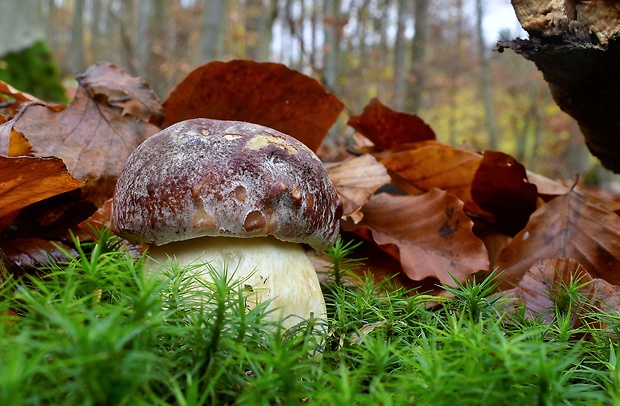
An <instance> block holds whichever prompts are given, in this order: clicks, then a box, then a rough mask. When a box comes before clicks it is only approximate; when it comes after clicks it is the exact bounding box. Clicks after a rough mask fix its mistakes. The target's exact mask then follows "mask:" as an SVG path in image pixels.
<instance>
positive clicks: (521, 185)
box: [471, 151, 538, 235]
mask: <svg viewBox="0 0 620 406" xmlns="http://www.w3.org/2000/svg"><path fill="white" fill-rule="evenodd" d="M471 195H472V198H473V199H474V201H475V202H476V204H477V205H478V206H479V207H480V208H482V210H484V211H487V212H489V213H491V214H492V215H493V218H494V220H495V223H496V224H497V225H498V226H499V228H500V229H501V230H502V231H504V232H505V233H506V234H508V235H515V234H516V233H518V232H519V231H520V230H522V229H523V227H525V225H526V224H527V221H528V220H529V218H530V215H531V214H532V213H533V212H534V210H536V201H537V199H538V194H537V189H536V185H534V184H531V183H529V181H528V179H527V174H526V172H525V167H524V166H523V165H521V164H520V163H519V162H517V160H515V159H514V158H513V157H511V156H510V155H508V154H504V153H502V152H495V151H485V152H484V154H483V156H482V161H481V162H480V165H479V166H478V169H477V170H476V174H475V175H474V179H473V181H472V185H471Z"/></svg>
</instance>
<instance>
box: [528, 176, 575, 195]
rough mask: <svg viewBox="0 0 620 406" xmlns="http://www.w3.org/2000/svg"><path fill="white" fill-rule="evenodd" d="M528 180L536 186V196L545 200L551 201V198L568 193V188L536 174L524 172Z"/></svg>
mask: <svg viewBox="0 0 620 406" xmlns="http://www.w3.org/2000/svg"><path fill="white" fill-rule="evenodd" d="M526 173H527V178H528V180H529V181H530V182H531V183H533V184H534V185H536V188H537V189H538V194H539V195H541V196H542V197H544V198H545V200H551V198H553V197H556V196H559V195H563V194H566V193H568V192H569V191H570V187H568V186H566V185H563V184H561V183H560V182H556V181H555V180H552V179H549V178H547V177H545V176H542V175H539V174H537V173H534V172H531V171H526Z"/></svg>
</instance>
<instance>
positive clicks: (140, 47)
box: [136, 0, 151, 77]
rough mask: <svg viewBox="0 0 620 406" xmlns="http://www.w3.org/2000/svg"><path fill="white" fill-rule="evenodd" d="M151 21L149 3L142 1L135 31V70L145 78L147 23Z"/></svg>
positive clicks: (147, 61)
mask: <svg viewBox="0 0 620 406" xmlns="http://www.w3.org/2000/svg"><path fill="white" fill-rule="evenodd" d="M150 20H151V2H150V1H145V0H142V1H140V5H139V7H138V27H137V29H136V37H137V38H136V69H137V71H138V74H139V75H141V76H143V77H144V76H146V67H147V66H149V65H150V61H149V58H150V52H149V48H150V46H149V45H150V42H149V40H148V38H149V21H150Z"/></svg>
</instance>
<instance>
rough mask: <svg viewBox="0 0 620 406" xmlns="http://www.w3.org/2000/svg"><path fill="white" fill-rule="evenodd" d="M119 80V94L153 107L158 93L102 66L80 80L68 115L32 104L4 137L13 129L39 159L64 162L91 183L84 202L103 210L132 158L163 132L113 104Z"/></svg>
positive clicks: (2, 130) (115, 69)
mask: <svg viewBox="0 0 620 406" xmlns="http://www.w3.org/2000/svg"><path fill="white" fill-rule="evenodd" d="M96 74H100V75H102V76H103V80H102V82H103V83H104V84H105V85H106V86H104V85H102V84H101V83H99V82H98V80H97V77H96ZM113 77H116V79H117V80H116V81H117V83H118V87H117V88H116V89H117V92H118V93H119V94H128V97H130V98H132V99H133V98H134V97H137V98H140V99H139V101H140V103H142V104H144V105H145V106H151V104H152V92H151V91H150V90H148V89H145V88H144V87H143V86H142V84H141V83H142V81H141V80H135V78H131V77H130V76H129V75H128V74H126V73H125V72H123V71H122V70H120V69H119V68H118V67H116V66H115V65H111V64H99V65H96V67H95V69H94V70H90V69H89V70H88V71H87V74H85V75H83V76H78V82H79V87H78V89H77V91H76V95H75V98H74V99H73V101H72V102H71V104H70V105H69V106H68V107H67V108H66V109H64V110H62V111H53V110H50V109H49V108H48V107H46V106H41V105H38V104H30V105H27V106H25V108H24V110H23V112H22V113H21V114H20V115H19V116H18V117H16V120H15V121H12V122H8V123H5V124H2V125H1V126H0V135H1V136H2V137H5V136H6V133H7V131H8V130H7V128H6V127H7V126H9V125H10V131H12V132H13V131H15V132H17V133H19V134H21V135H22V136H24V137H25V139H27V140H28V141H29V142H30V144H31V145H32V149H33V152H34V153H35V154H36V155H37V156H56V157H59V158H62V160H63V161H64V162H65V164H66V166H67V169H68V170H69V172H70V173H71V174H72V175H73V176H75V177H76V178H78V179H81V180H86V181H87V184H86V187H85V189H84V196H87V197H88V199H89V200H90V201H92V202H94V203H95V204H96V205H97V206H99V205H101V204H103V202H104V201H105V200H107V199H108V198H109V197H111V195H112V192H113V190H114V184H115V181H116V177H117V176H118V174H119V173H120V171H121V169H122V168H123V165H124V163H125V160H126V159H127V157H128V156H129V154H130V153H131V152H133V150H134V149H135V148H136V147H137V146H138V145H139V144H140V143H141V142H142V141H144V140H145V139H146V138H148V137H149V136H150V135H152V134H154V133H156V132H157V131H158V130H159V128H158V127H156V126H154V125H152V124H150V123H148V122H146V121H144V120H142V119H140V117H137V116H133V115H130V114H126V112H124V109H125V108H124V107H121V106H118V105H114V104H110V99H109V96H110V95H111V94H112V93H113V89H114V88H112V86H113V83H110V82H111V80H112V78H113ZM91 86H94V87H91ZM132 86H133V87H135V89H134V88H132ZM97 89H99V90H97ZM111 89H112V90H111ZM99 91H105V92H106V93H105V94H104V93H99ZM132 91H133V93H132Z"/></svg>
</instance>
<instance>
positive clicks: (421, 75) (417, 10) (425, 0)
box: [406, 0, 429, 113]
mask: <svg viewBox="0 0 620 406" xmlns="http://www.w3.org/2000/svg"><path fill="white" fill-rule="evenodd" d="M428 6H429V0H416V1H415V7H414V24H415V34H414V35H413V43H412V45H411V51H412V62H411V70H410V73H411V74H410V80H411V84H410V85H409V88H408V91H407V101H406V107H407V110H408V111H411V112H412V113H417V112H418V111H419V110H420V107H421V105H422V94H423V92H424V81H425V76H426V72H425V70H426V66H425V62H426V42H427V41H426V37H427V34H428Z"/></svg>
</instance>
